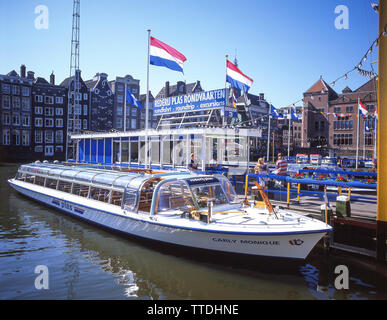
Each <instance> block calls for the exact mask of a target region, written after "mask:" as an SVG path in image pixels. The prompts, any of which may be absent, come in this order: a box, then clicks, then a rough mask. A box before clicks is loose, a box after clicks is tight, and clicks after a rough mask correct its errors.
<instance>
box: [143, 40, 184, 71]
mask: <svg viewBox="0 0 387 320" xmlns="http://www.w3.org/2000/svg"><path fill="white" fill-rule="evenodd" d="M149 55H150V61H149V63H150V64H151V65H154V66H160V67H166V68H168V69H171V70H175V71H180V72H183V63H184V61H186V60H187V58H186V57H185V56H184V55H182V54H181V53H180V52H179V51H177V50H176V49H174V48H172V47H170V46H169V45H167V44H165V43H164V42H161V41H160V40H157V39H156V38H154V37H150V48H149Z"/></svg>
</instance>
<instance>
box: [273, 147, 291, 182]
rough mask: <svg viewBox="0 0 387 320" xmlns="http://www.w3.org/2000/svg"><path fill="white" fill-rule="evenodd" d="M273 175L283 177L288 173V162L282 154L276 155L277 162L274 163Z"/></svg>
mask: <svg viewBox="0 0 387 320" xmlns="http://www.w3.org/2000/svg"><path fill="white" fill-rule="evenodd" d="M273 173H274V174H277V175H280V176H285V175H287V173H288V162H287V161H286V159H285V158H284V157H283V156H282V153H279V154H278V160H277V162H276V163H275V171H274V172H273Z"/></svg>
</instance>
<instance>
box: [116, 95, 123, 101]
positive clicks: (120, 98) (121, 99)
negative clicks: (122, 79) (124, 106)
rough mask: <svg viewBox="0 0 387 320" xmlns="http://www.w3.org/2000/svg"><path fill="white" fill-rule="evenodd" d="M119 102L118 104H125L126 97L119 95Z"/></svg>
mask: <svg viewBox="0 0 387 320" xmlns="http://www.w3.org/2000/svg"><path fill="white" fill-rule="evenodd" d="M117 102H118V103H124V96H123V95H121V94H119V95H117Z"/></svg>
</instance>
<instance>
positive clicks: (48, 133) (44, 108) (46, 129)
mask: <svg viewBox="0 0 387 320" xmlns="http://www.w3.org/2000/svg"><path fill="white" fill-rule="evenodd" d="M32 124H33V128H34V129H33V134H32V144H31V145H32V147H33V153H34V156H33V158H34V159H35V160H65V155H66V149H65V148H66V135H67V90H66V88H65V87H63V86H58V85H55V76H54V74H51V76H50V82H48V81H47V80H46V79H44V78H41V77H38V78H36V79H35V81H34V83H33V86H32Z"/></svg>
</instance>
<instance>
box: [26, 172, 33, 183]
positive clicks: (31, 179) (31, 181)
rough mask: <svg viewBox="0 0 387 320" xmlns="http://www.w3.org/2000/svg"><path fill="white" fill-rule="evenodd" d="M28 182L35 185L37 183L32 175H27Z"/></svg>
mask: <svg viewBox="0 0 387 320" xmlns="http://www.w3.org/2000/svg"><path fill="white" fill-rule="evenodd" d="M26 182H29V183H34V182H35V176H33V175H31V174H26Z"/></svg>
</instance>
